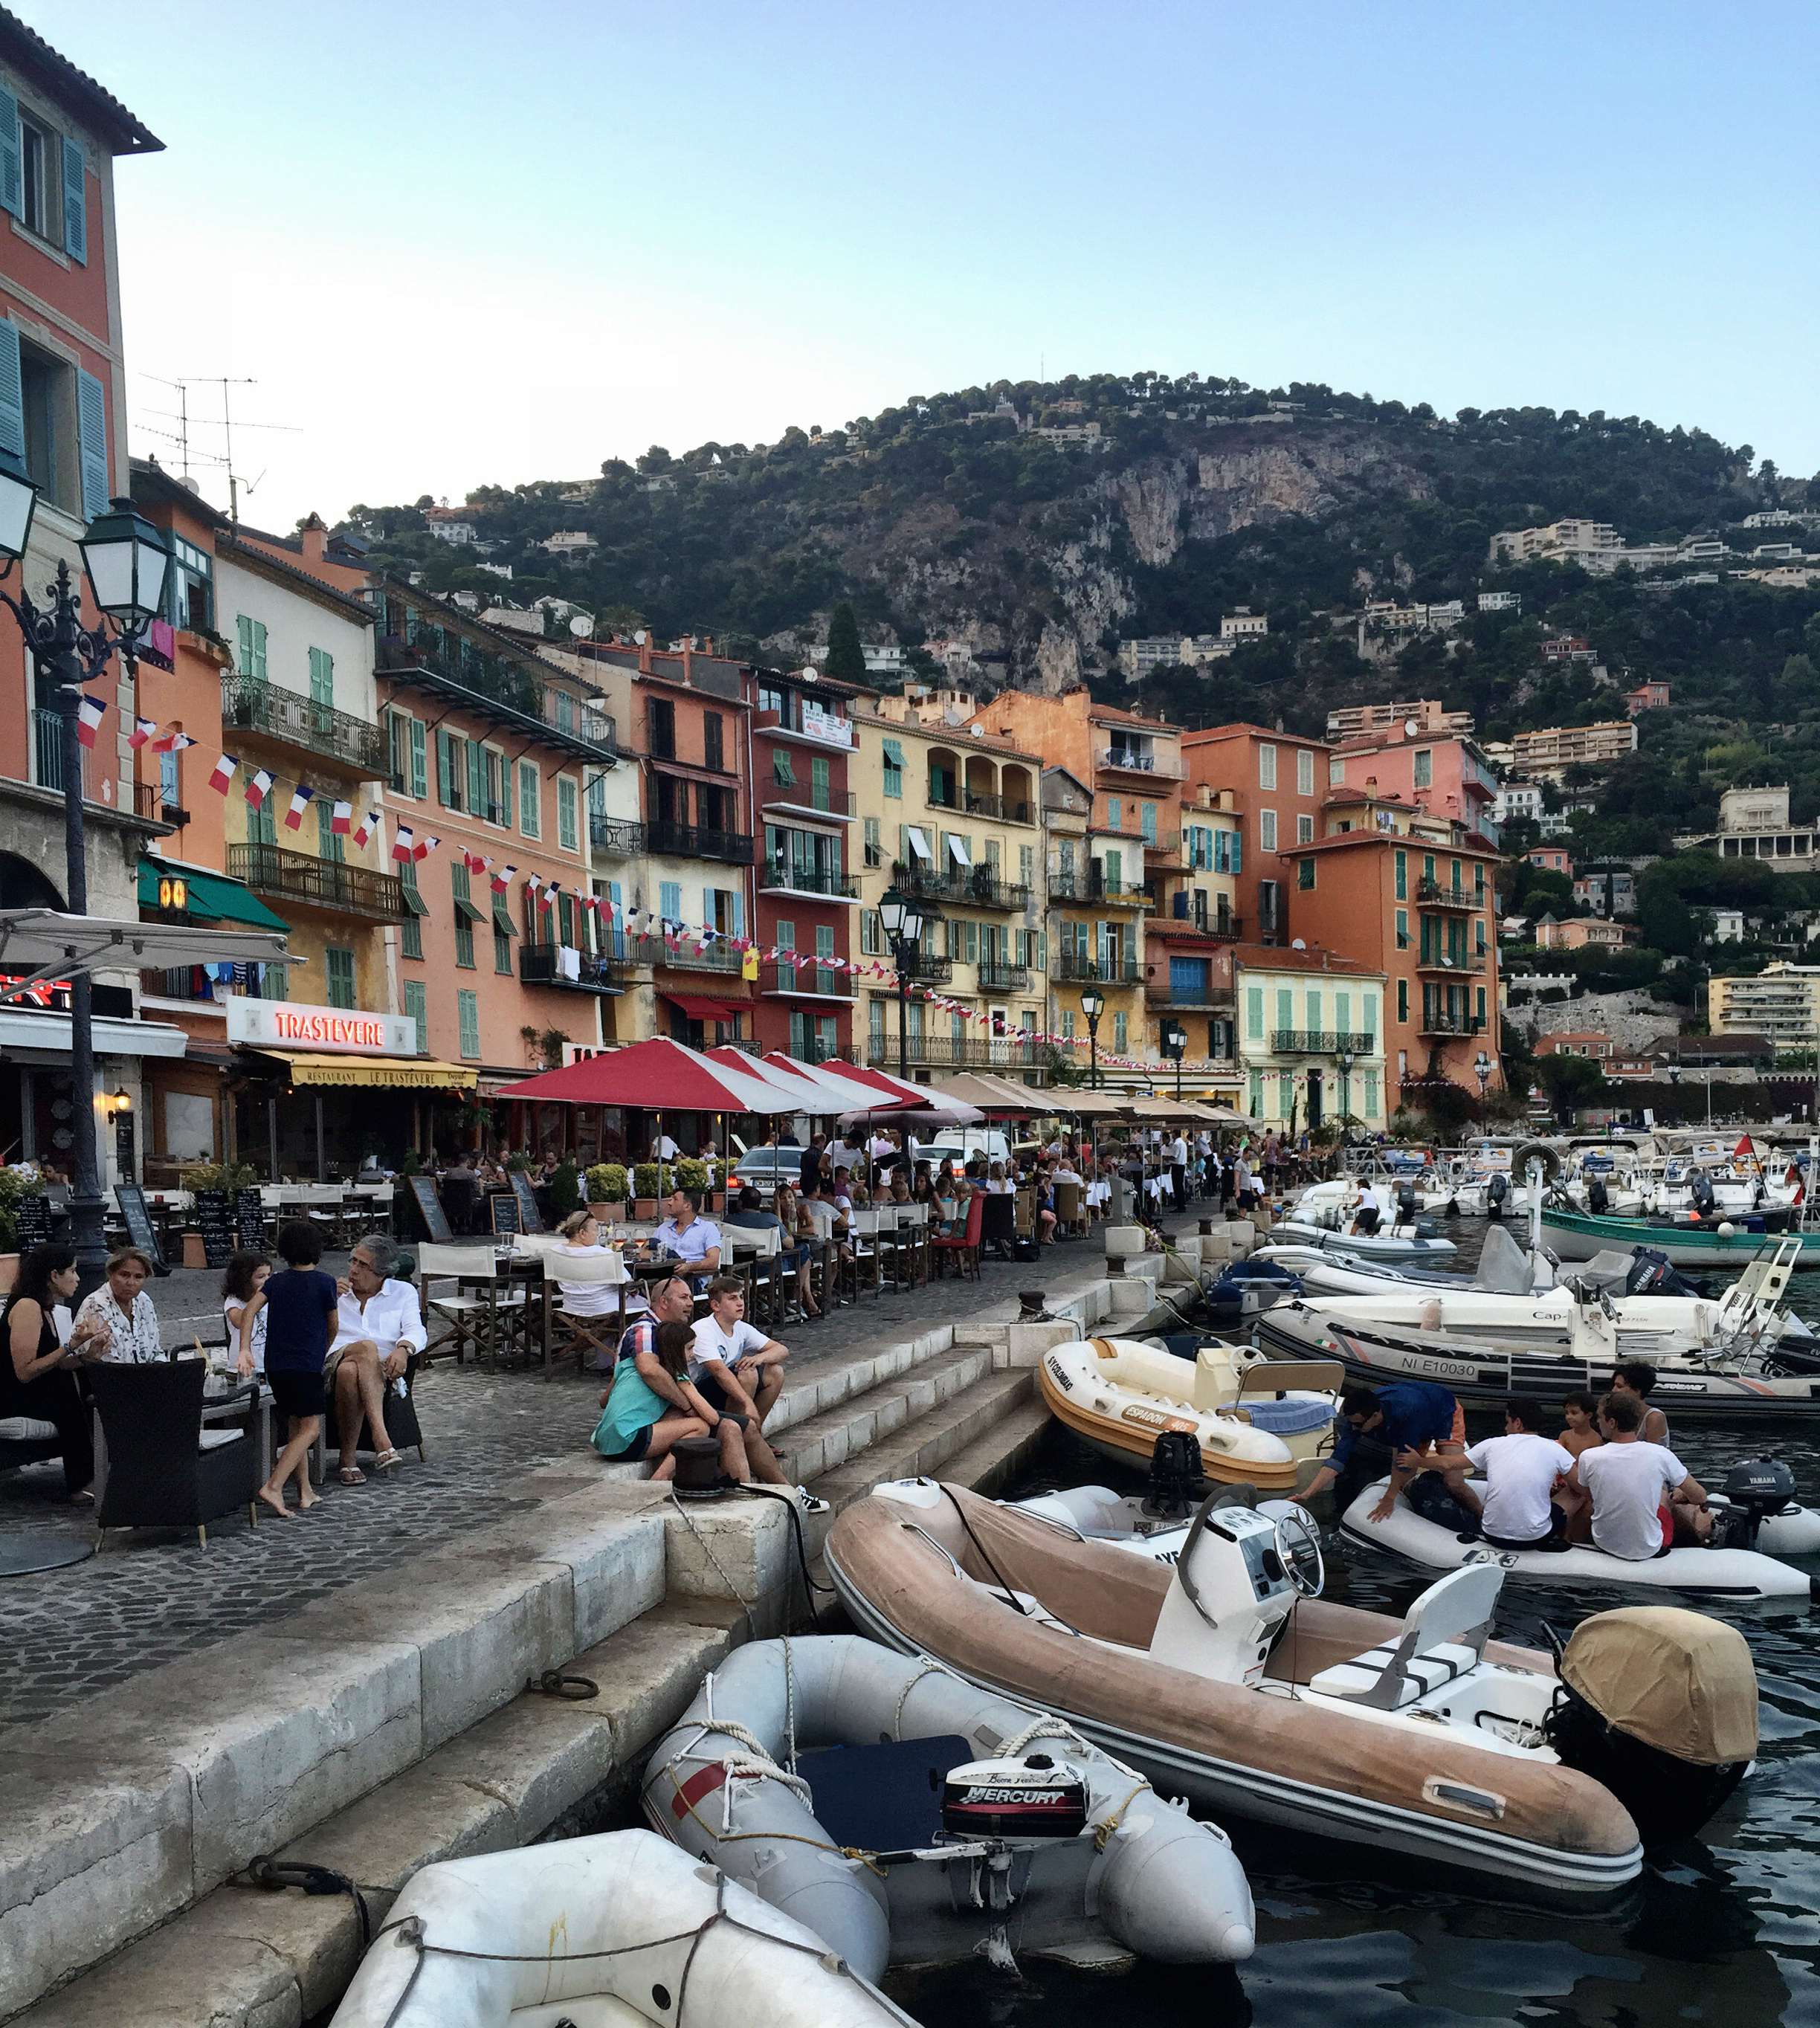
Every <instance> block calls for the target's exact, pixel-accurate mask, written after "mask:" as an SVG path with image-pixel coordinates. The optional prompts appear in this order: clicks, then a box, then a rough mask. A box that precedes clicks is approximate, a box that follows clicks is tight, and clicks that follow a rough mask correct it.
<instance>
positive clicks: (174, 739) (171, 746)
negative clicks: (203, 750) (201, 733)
mask: <svg viewBox="0 0 1820 2028" xmlns="http://www.w3.org/2000/svg"><path fill="white" fill-rule="evenodd" d="M195 743H196V742H195V741H194V740H193V739H192V738H191V737H190V735H189V734H188V733H187V732H167V733H166V734H165V736H164V738H162V739H154V741H153V742H152V751H153V752H154V753H187V752H188V751H189V749H191V747H192V746H194V745H195Z"/></svg>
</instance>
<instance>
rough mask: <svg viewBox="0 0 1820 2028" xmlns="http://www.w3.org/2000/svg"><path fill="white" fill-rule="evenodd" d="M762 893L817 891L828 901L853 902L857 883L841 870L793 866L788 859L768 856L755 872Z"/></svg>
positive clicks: (855, 898) (857, 897)
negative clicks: (757, 873)
mask: <svg viewBox="0 0 1820 2028" xmlns="http://www.w3.org/2000/svg"><path fill="white" fill-rule="evenodd" d="M758 884H759V890H760V893H762V894H783V893H789V894H820V895H824V896H826V897H827V899H828V900H829V901H858V900H859V898H860V883H859V882H858V881H857V880H855V879H852V878H850V877H849V875H845V874H843V873H830V872H827V871H826V870H825V869H823V868H820V867H817V866H794V865H792V864H790V861H789V860H785V859H769V860H766V861H765V862H764V865H763V867H762V868H760V872H759V883H758Z"/></svg>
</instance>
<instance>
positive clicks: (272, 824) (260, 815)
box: [246, 789, 278, 845]
mask: <svg viewBox="0 0 1820 2028" xmlns="http://www.w3.org/2000/svg"><path fill="white" fill-rule="evenodd" d="M276 794H277V791H276V790H275V789H272V790H267V791H266V795H265V800H264V802H262V803H261V805H259V807H258V809H254V808H253V805H251V804H250V803H249V804H248V805H246V842H247V843H248V844H249V845H276V844H277V842H278V818H277V815H276V812H274V810H273V809H272V797H273V796H274V795H276Z"/></svg>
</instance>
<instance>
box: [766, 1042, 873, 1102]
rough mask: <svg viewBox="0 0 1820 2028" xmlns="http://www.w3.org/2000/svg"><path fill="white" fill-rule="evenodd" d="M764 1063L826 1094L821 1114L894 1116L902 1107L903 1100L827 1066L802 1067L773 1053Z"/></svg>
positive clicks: (861, 1079)
mask: <svg viewBox="0 0 1820 2028" xmlns="http://www.w3.org/2000/svg"><path fill="white" fill-rule="evenodd" d="M764 1062H765V1063H766V1064H768V1066H769V1067H770V1068H771V1069H772V1070H774V1071H782V1072H783V1074H784V1075H785V1076H786V1077H791V1078H798V1079H801V1080H802V1081H803V1082H805V1084H808V1085H811V1086H814V1087H815V1088H816V1090H819V1091H821V1092H823V1093H824V1094H826V1096H825V1097H823V1101H822V1102H821V1104H820V1105H819V1106H817V1107H816V1108H815V1110H816V1111H817V1112H842V1111H849V1110H850V1111H852V1112H897V1110H898V1109H899V1108H900V1107H901V1105H902V1104H903V1101H901V1099H897V1098H893V1097H890V1096H889V1095H888V1094H886V1093H884V1092H882V1091H880V1090H879V1088H878V1087H877V1086H876V1085H870V1084H867V1082H865V1080H864V1079H863V1078H849V1077H844V1076H843V1075H842V1074H841V1072H840V1071H838V1070H836V1069H834V1068H833V1066H832V1065H831V1064H805V1063H800V1062H799V1061H798V1060H797V1059H796V1058H795V1057H786V1056H784V1055H782V1054H781V1053H779V1051H777V1050H775V1049H773V1050H772V1051H771V1052H770V1053H769V1054H768V1055H767V1056H766V1057H765V1058H764Z"/></svg>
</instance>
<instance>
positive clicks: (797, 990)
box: [759, 964, 853, 1000]
mask: <svg viewBox="0 0 1820 2028" xmlns="http://www.w3.org/2000/svg"><path fill="white" fill-rule="evenodd" d="M759 977H760V979H761V980H762V981H763V984H762V986H760V990H761V991H762V992H764V993H767V994H779V993H782V994H788V995H789V996H790V997H792V998H793V999H797V1000H801V999H805V998H808V997H814V998H816V999H817V1000H851V999H852V998H853V974H852V973H851V972H847V971H835V970H834V968H833V967H832V966H831V965H826V964H805V965H794V964H775V965H768V966H767V967H766V968H765V969H764V971H762V972H760V974H759Z"/></svg>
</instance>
